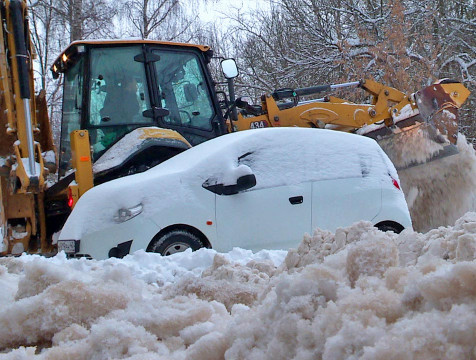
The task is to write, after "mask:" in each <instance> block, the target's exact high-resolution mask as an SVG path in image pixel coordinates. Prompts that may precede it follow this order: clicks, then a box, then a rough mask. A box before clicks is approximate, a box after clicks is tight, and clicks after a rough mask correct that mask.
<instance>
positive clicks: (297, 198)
mask: <svg viewBox="0 0 476 360" xmlns="http://www.w3.org/2000/svg"><path fill="white" fill-rule="evenodd" d="M303 201H304V198H303V197H302V196H293V197H290V198H289V202H290V203H291V205H298V204H302V202H303Z"/></svg>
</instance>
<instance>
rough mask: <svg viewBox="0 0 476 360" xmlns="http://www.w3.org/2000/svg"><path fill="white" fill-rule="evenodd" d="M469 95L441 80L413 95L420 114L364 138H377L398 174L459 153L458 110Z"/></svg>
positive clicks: (451, 83)
mask: <svg viewBox="0 0 476 360" xmlns="http://www.w3.org/2000/svg"><path fill="white" fill-rule="evenodd" d="M469 94H470V92H469V90H468V89H466V88H465V87H464V85H463V84H461V83H458V82H454V81H451V80H442V81H440V82H438V83H435V84H433V85H431V86H428V87H426V88H424V89H423V90H420V91H418V92H417V93H415V94H414V99H415V103H416V106H417V108H418V110H417V111H413V112H411V113H409V117H407V118H402V117H400V118H399V119H398V121H396V122H395V125H394V126H393V127H390V128H381V129H377V130H375V131H372V132H369V133H367V134H365V135H367V136H370V137H372V138H375V139H376V140H377V141H378V143H379V144H380V146H381V147H382V149H383V150H384V151H385V152H386V153H387V155H388V157H389V158H390V159H391V160H392V162H393V163H394V165H395V167H396V168H397V170H400V169H405V168H408V167H412V166H417V165H421V164H425V163H427V162H430V161H434V160H437V159H441V158H444V157H447V156H451V155H455V154H457V153H458V149H457V147H456V142H457V139H458V108H460V107H461V105H462V104H463V103H464V102H465V101H466V99H467V98H468V96H469Z"/></svg>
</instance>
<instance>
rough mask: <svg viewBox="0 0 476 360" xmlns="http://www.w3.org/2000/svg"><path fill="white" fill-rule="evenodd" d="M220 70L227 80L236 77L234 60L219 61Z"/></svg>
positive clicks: (236, 68)
mask: <svg viewBox="0 0 476 360" xmlns="http://www.w3.org/2000/svg"><path fill="white" fill-rule="evenodd" d="M220 64H221V70H222V71H223V75H225V77H226V78H227V79H233V78H236V77H237V76H238V66H236V62H235V59H225V60H222V61H221V63H220Z"/></svg>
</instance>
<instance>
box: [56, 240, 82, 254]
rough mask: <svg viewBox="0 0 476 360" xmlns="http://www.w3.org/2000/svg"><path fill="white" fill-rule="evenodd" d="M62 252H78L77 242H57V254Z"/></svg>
mask: <svg viewBox="0 0 476 360" xmlns="http://www.w3.org/2000/svg"><path fill="white" fill-rule="evenodd" d="M60 251H64V252H65V253H66V254H74V253H77V252H78V251H79V241H77V240H58V252H60Z"/></svg>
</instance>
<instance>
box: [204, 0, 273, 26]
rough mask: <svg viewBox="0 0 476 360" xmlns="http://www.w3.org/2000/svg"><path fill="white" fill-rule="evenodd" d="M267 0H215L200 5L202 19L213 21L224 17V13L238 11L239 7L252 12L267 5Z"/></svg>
mask: <svg viewBox="0 0 476 360" xmlns="http://www.w3.org/2000/svg"><path fill="white" fill-rule="evenodd" d="M267 4H268V1H266V0H215V1H209V2H208V3H207V4H203V3H202V4H201V5H200V19H201V20H202V21H207V22H213V21H214V20H219V19H220V18H224V17H225V16H224V15H223V13H225V14H226V13H236V11H237V9H241V10H242V12H250V11H253V10H255V9H258V8H260V7H263V6H266V5H267Z"/></svg>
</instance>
